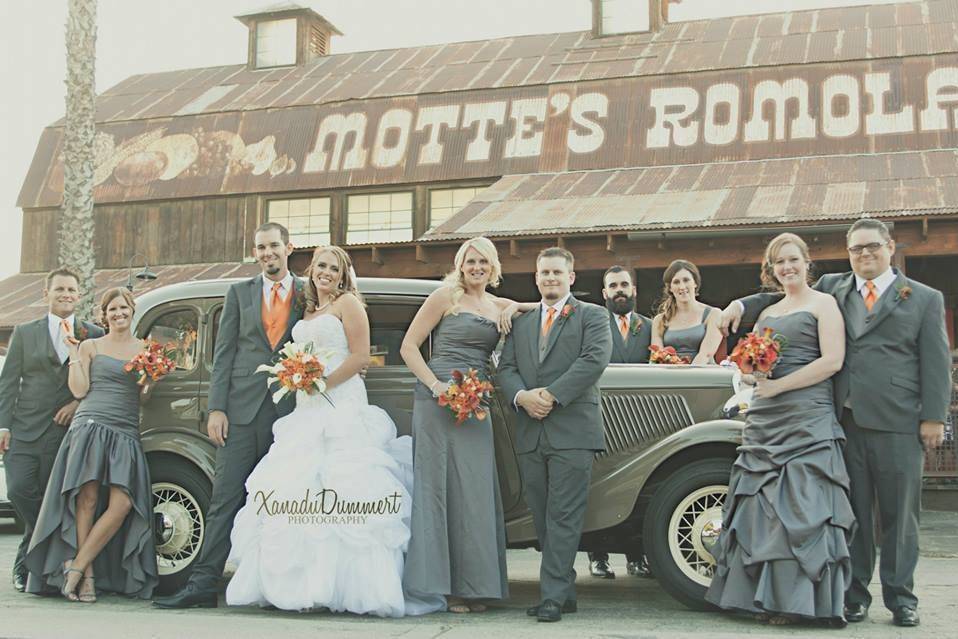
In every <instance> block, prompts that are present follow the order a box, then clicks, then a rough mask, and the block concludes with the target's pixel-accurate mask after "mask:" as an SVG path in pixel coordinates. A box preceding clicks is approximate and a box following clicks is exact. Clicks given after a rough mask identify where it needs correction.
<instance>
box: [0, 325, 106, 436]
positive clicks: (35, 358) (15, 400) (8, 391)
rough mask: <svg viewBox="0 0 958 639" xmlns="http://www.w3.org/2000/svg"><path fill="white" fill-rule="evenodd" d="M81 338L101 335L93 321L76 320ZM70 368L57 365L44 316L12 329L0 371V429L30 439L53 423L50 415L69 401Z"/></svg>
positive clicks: (76, 332) (74, 327)
mask: <svg viewBox="0 0 958 639" xmlns="http://www.w3.org/2000/svg"><path fill="white" fill-rule="evenodd" d="M73 334H74V335H76V336H78V337H79V338H80V339H81V340H82V339H88V338H93V337H100V336H102V335H103V329H101V328H100V327H99V326H96V325H95V324H91V323H89V322H83V321H80V320H76V321H75V323H74V326H73ZM69 372H70V367H69V366H68V365H67V364H61V363H60V358H59V356H58V355H57V351H56V349H55V348H54V346H53V342H52V341H51V340H50V329H49V323H48V320H47V315H46V313H44V315H43V317H41V318H40V319H38V320H34V321H32V322H27V323H25V324H21V325H19V326H17V327H16V328H14V329H13V335H12V336H11V337H10V347H9V349H8V350H7V359H6V361H4V364H3V373H0V428H9V429H10V434H11V436H12V437H13V438H14V439H17V440H20V441H24V442H32V441H36V440H37V439H39V438H40V437H41V436H42V435H43V434H44V433H45V432H46V431H47V429H48V428H50V427H51V426H53V425H54V424H53V416H54V415H56V413H57V411H58V410H60V409H61V408H62V407H63V406H64V405H65V404H68V403H69V402H70V401H72V400H73V394H72V393H71V392H70V388H69V387H68V386H67V377H68V375H69Z"/></svg>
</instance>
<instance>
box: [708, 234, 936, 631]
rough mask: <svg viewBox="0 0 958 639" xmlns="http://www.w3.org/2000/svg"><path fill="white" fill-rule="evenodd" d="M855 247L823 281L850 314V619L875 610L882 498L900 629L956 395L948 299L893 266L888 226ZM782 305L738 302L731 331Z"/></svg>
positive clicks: (842, 392)
mask: <svg viewBox="0 0 958 639" xmlns="http://www.w3.org/2000/svg"><path fill="white" fill-rule="evenodd" d="M847 242H848V258H849V261H850V262H851V265H852V272H851V273H844V274H830V275H824V276H822V278H821V279H820V280H819V281H818V283H816V284H815V288H816V289H817V290H819V291H822V292H825V293H830V294H831V295H833V296H834V297H835V299H836V300H837V301H838V305H839V307H840V308H841V310H842V315H843V316H844V317H845V333H846V335H845V337H846V350H845V365H844V367H843V368H842V370H841V371H840V372H839V373H838V374H837V375H836V376H835V378H834V382H835V406H836V412H837V413H838V414H839V417H840V421H841V423H842V426H843V427H844V429H845V436H846V438H847V442H846V445H845V463H846V465H847V467H848V475H849V477H850V479H851V502H852V509H853V510H854V512H855V518H856V519H857V520H858V529H857V531H856V532H855V535H854V537H852V543H851V549H850V552H851V560H852V583H851V586H850V587H849V589H848V591H847V592H846V594H845V618H846V620H847V621H851V622H856V621H863V620H864V619H865V617H866V616H867V614H868V606H869V605H870V604H871V595H870V594H869V592H868V584H869V582H870V581H871V578H872V573H873V571H874V568H875V538H874V536H875V535H874V533H875V527H874V525H873V522H874V512H875V511H874V505H875V500H876V496H877V502H878V513H879V518H880V521H881V532H882V538H881V563H880V566H879V575H880V577H881V583H882V598H883V600H884V604H885V607H886V608H888V609H889V610H891V611H892V615H893V621H894V623H895V624H896V625H899V626H917V625H918V623H919V618H918V611H917V607H918V598H917V597H916V596H915V593H914V572H915V566H916V565H917V564H918V514H919V511H920V509H921V474H922V467H923V464H924V452H923V448H924V449H931V448H935V447H937V446H940V445H941V442H942V439H943V437H944V424H945V416H946V415H947V413H948V405H949V403H950V398H951V354H950V352H949V346H948V335H947V333H946V331H945V308H944V299H943V297H942V295H941V293H940V292H939V291H936V290H935V289H933V288H930V287H928V286H925V285H924V284H921V283H920V282H916V281H915V280H911V279H908V278H907V277H905V276H904V274H902V273H900V272H898V271H896V270H895V269H893V268H892V267H891V256H892V255H893V254H894V252H895V241H894V240H893V239H892V238H891V235H890V234H889V232H888V227H886V226H885V224H884V223H882V222H881V221H880V220H875V219H870V218H865V219H860V220H858V221H857V222H855V223H854V224H853V225H852V227H851V229H849V231H848V236H847ZM774 299H775V298H774V296H771V295H767V294H759V295H753V296H751V297H747V298H745V299H743V300H740V301H738V302H732V304H730V305H729V306H728V308H726V309H725V312H724V313H723V316H722V324H723V327H728V325H729V324H732V330H736V329H737V327H738V323H739V317H740V316H741V317H742V319H743V320H745V322H746V323H751V322H752V321H754V319H755V318H756V317H757V316H758V314H759V313H760V312H761V311H762V309H764V308H765V307H766V306H768V304H769V303H771V302H772V301H774ZM740 304H741V306H740ZM742 311H744V316H743V315H742Z"/></svg>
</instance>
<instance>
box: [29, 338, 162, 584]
mask: <svg viewBox="0 0 958 639" xmlns="http://www.w3.org/2000/svg"><path fill="white" fill-rule="evenodd" d="M124 364H126V362H125V361H123V360H119V359H116V358H114V357H110V356H109V355H104V354H102V353H98V354H96V355H95V356H94V357H93V360H92V361H91V362H90V390H89V392H88V393H87V395H86V397H84V398H83V401H81V402H80V406H79V407H78V408H77V412H76V414H75V415H74V417H73V422H72V423H71V424H70V428H69V429H68V430H67V433H66V436H65V437H64V438H63V443H62V444H61V445H60V450H59V452H58V453H57V458H56V461H55V462H54V464H53V471H52V472H51V474H50V482H49V483H48V484H47V488H46V492H45V493H44V495H43V504H42V506H41V507H40V516H39V518H38V519H37V525H36V528H35V529H34V531H33V537H32V538H31V540H30V548H29V550H28V551H27V557H26V563H27V569H28V570H29V571H30V574H29V577H28V579H27V591H28V592H34V593H43V592H49V591H51V590H52V589H57V590H59V589H60V587H61V586H62V585H63V562H64V561H66V560H68V559H72V558H73V557H75V556H76V553H77V530H76V498H77V494H78V493H79V492H80V487H81V486H82V485H83V484H85V483H86V482H88V481H91V480H96V481H97V482H98V483H99V484H100V486H101V493H100V503H99V504H98V507H97V513H96V515H95V517H99V516H100V514H101V513H102V512H103V511H104V510H105V509H106V505H107V491H106V487H109V486H116V487H119V488H122V489H123V490H124V491H125V492H126V493H127V494H128V495H129V497H130V500H131V501H132V502H133V508H132V509H131V510H130V513H129V514H128V515H127V516H126V519H125V520H124V521H123V524H122V525H121V526H120V529H119V530H118V531H117V532H116V534H115V535H113V538H112V539H110V541H109V542H107V545H106V546H105V547H104V548H103V550H102V551H100V554H99V555H97V557H96V559H95V560H94V562H93V570H94V577H95V579H96V582H95V583H96V589H97V591H107V592H116V593H121V594H125V595H131V596H135V597H140V598H141V599H149V598H150V596H151V595H152V593H153V588H154V587H155V586H156V584H157V583H158V576H157V568H156V548H155V546H154V541H153V505H152V489H151V485H150V471H149V468H148V467H147V463H146V456H145V455H144V454H143V448H142V446H141V445H140V430H139V428H140V401H139V395H140V387H139V386H137V384H136V381H135V379H134V377H133V375H131V374H129V373H127V372H125V371H124V370H123V366H124ZM94 521H95V520H94Z"/></svg>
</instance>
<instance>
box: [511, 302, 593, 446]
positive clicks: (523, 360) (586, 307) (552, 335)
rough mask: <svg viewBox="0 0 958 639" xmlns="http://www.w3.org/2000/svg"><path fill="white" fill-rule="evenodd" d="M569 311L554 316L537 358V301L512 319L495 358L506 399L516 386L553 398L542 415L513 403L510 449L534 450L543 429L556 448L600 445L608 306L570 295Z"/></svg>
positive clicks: (538, 326) (514, 394)
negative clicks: (535, 415) (543, 390)
mask: <svg viewBox="0 0 958 639" xmlns="http://www.w3.org/2000/svg"><path fill="white" fill-rule="evenodd" d="M567 305H569V306H571V307H572V312H571V313H569V314H568V316H567V317H562V315H560V316H559V318H557V320H556V323H555V324H554V325H553V327H552V330H550V331H549V335H548V340H549V341H548V344H547V346H546V352H545V356H544V357H543V358H542V361H541V362H540V361H539V334H540V325H541V320H540V317H541V307H540V310H538V311H533V312H531V313H525V314H524V315H522V316H520V317H519V318H517V319H516V321H515V322H513V327H512V328H513V330H512V332H511V333H510V334H509V337H508V338H506V343H505V345H504V346H503V349H502V358H501V361H500V364H499V371H498V376H499V383H500V386H501V387H502V390H503V392H504V393H505V395H506V398H507V399H508V401H512V399H513V398H514V397H515V396H516V393H518V392H519V391H520V390H528V389H530V388H539V387H545V388H547V389H548V390H549V392H550V393H552V394H553V395H554V396H555V398H556V402H557V403H558V405H557V406H555V407H554V408H553V409H552V412H551V413H549V416H548V417H546V418H545V419H543V420H541V421H540V420H536V419H532V418H531V417H529V415H528V414H527V413H526V412H525V411H524V410H522V409H519V424H518V428H517V432H516V437H517V441H516V449H517V452H519V453H528V452H531V451H533V450H535V448H536V446H537V445H538V443H539V438H540V437H541V435H542V432H543V430H545V431H547V432H548V434H547V435H546V436H547V437H548V440H549V443H550V444H551V445H552V447H553V448H556V449H569V448H584V449H589V450H605V436H604V434H603V431H602V411H601V408H600V406H599V384H598V382H599V377H600V376H601V375H602V372H603V371H604V370H605V367H606V366H607V365H608V363H609V358H610V357H611V355H612V335H611V333H610V332H609V312H608V311H607V310H606V309H605V308H603V307H601V306H596V305H595V304H587V303H585V302H580V301H578V300H576V299H575V298H574V297H570V298H569V301H568V302H567Z"/></svg>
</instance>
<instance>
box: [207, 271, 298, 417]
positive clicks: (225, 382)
mask: <svg viewBox="0 0 958 639" xmlns="http://www.w3.org/2000/svg"><path fill="white" fill-rule="evenodd" d="M304 287H305V284H304V282H303V281H302V280H300V279H299V278H296V277H294V278H293V291H292V293H291V294H292V295H295V296H296V297H294V298H293V305H292V308H291V309H290V314H289V322H287V325H286V333H285V335H283V338H282V339H281V340H279V344H277V347H276V349H275V350H274V349H273V348H271V347H270V344H269V339H268V338H267V337H266V329H265V327H264V326H263V315H262V303H263V302H262V299H263V276H262V275H257V276H256V277H254V278H252V279H249V280H246V281H245V282H237V283H236V284H233V285H232V286H230V287H229V290H227V292H226V301H225V303H224V304H223V313H222V315H221V316H220V326H219V332H218V333H217V334H216V346H215V348H214V350H213V374H212V375H211V376H210V393H209V400H208V408H209V410H211V411H212V410H220V411H223V412H225V413H226V416H227V418H228V419H229V421H230V424H248V423H250V422H252V421H253V418H254V417H255V416H256V412H257V411H258V410H259V408H260V406H261V405H262V403H263V402H264V401H272V398H271V397H270V398H269V399H268V400H267V397H269V396H270V395H271V392H270V391H269V389H268V388H267V386H266V378H267V374H266V373H257V372H256V368H257V367H258V366H260V365H261V364H269V363H271V362H272V361H273V360H274V358H275V357H276V354H277V352H278V350H279V349H281V348H282V347H283V345H284V344H286V342H288V341H289V339H290V333H291V332H292V330H293V325H294V324H296V322H297V321H298V320H300V319H302V317H303V309H304V305H305V301H304V299H303V290H304ZM294 407H295V398H294V396H293V395H292V394H289V395H287V396H286V397H284V398H283V399H282V400H281V401H280V403H279V404H277V405H276V410H277V412H278V413H279V414H280V415H286V414H287V413H289V412H291V411H292V410H293V408H294Z"/></svg>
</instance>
